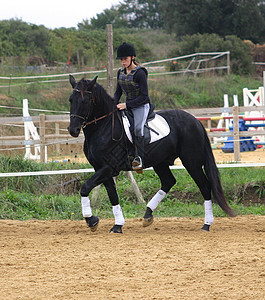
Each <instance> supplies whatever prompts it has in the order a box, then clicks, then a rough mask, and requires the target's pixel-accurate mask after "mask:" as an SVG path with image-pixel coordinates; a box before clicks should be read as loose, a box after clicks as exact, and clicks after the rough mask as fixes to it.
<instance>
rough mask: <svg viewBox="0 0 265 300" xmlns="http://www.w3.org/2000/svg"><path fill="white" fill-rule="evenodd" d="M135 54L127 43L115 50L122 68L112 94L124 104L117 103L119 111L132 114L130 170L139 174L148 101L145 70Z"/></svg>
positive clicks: (142, 155) (141, 165)
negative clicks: (132, 140)
mask: <svg viewBox="0 0 265 300" xmlns="http://www.w3.org/2000/svg"><path fill="white" fill-rule="evenodd" d="M135 56H136V52H135V49H134V47H133V46H132V45H131V44H129V43H123V44H121V45H120V46H119V47H118V49H117V57H116V59H120V61H121V64H122V66H123V68H121V69H119V71H118V74H117V87H116V92H115V94H114V99H115V102H116V103H118V102H119V100H120V98H121V96H122V94H123V93H124V94H125V96H126V103H118V104H117V108H118V109H119V110H124V109H127V110H129V111H131V112H132V115H133V119H134V144H135V158H134V160H133V162H132V169H133V170H135V171H138V172H141V171H142V169H143V159H144V124H145V122H146V119H147V116H148V113H149V109H150V99H149V95H148V85H147V75H148V73H147V70H146V69H145V68H143V67H141V66H140V65H139V64H138V63H137V62H136V61H135Z"/></svg>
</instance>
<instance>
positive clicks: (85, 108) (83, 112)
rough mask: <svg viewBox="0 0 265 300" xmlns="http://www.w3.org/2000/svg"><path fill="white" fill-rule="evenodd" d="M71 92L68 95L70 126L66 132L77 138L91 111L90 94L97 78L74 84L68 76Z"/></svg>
mask: <svg viewBox="0 0 265 300" xmlns="http://www.w3.org/2000/svg"><path fill="white" fill-rule="evenodd" d="M69 80H70V83H71V85H72V88H73V92H72V94H71V95H70V98H69V101H70V125H69V127H68V131H69V133H70V134H71V136H73V137H78V136H79V133H80V131H81V127H82V125H83V124H84V123H85V122H86V121H87V120H88V118H89V116H90V114H91V111H92V92H93V87H94V86H95V84H96V81H97V77H95V78H94V79H93V80H91V81H90V80H85V79H81V80H80V81H78V82H76V81H75V79H74V77H73V76H72V75H70V78H69Z"/></svg>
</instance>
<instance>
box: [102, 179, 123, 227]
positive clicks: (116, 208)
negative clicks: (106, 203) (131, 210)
mask: <svg viewBox="0 0 265 300" xmlns="http://www.w3.org/2000/svg"><path fill="white" fill-rule="evenodd" d="M103 184H104V186H105V188H106V190H107V193H108V196H109V199H110V202H111V204H112V212H113V215H114V218H115V224H114V226H113V227H112V228H111V230H110V232H111V233H122V226H123V225H124V224H125V219H124V217H123V213H122V209H121V206H120V204H119V197H118V194H117V190H116V186H115V182H114V180H113V178H112V177H110V178H109V179H107V180H105V181H103Z"/></svg>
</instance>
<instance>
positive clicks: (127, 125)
mask: <svg viewBox="0 0 265 300" xmlns="http://www.w3.org/2000/svg"><path fill="white" fill-rule="evenodd" d="M154 109H155V105H154V104H151V105H150V110H149V113H148V116H147V119H146V123H145V125H144V143H145V144H150V143H153V142H156V141H158V140H160V139H162V138H164V137H166V136H167V135H169V133H170V128H169V125H168V123H167V121H166V120H165V119H164V118H163V117H162V116H161V115H159V114H156V113H155V111H154ZM122 121H123V126H124V131H125V133H126V135H127V138H128V139H129V141H130V142H131V143H133V136H134V124H133V115H132V113H131V112H129V111H123V112H122Z"/></svg>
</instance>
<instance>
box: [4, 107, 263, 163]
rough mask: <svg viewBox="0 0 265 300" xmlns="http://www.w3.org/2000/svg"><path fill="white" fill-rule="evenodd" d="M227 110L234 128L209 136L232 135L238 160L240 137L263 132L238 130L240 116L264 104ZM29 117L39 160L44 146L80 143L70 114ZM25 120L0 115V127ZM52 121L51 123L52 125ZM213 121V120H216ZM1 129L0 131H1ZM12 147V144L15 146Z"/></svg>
mask: <svg viewBox="0 0 265 300" xmlns="http://www.w3.org/2000/svg"><path fill="white" fill-rule="evenodd" d="M225 110H226V112H229V114H231V117H232V118H233V124H234V128H233V131H223V132H220V131H216V132H208V136H209V138H210V139H212V138H214V137H229V136H230V137H234V160H235V161H240V148H239V147H240V141H239V139H240V137H246V136H249V137H253V136H265V128H264V129H262V130H259V131H239V126H238V124H239V118H240V115H241V114H242V113H245V112H250V111H252V112H253V111H264V112H265V107H264V106H263V107H261V106H260V107H237V106H234V107H232V108H225ZM185 111H187V112H189V113H191V114H193V115H194V116H195V117H197V118H198V117H216V116H221V114H222V113H223V112H224V108H223V107H222V108H221V107H217V108H198V109H185ZM31 120H32V121H33V122H34V124H35V126H36V127H38V128H39V135H40V140H35V141H34V140H31V141H30V145H32V146H34V145H38V146H40V149H41V150H40V159H41V161H45V146H47V145H51V144H55V145H58V147H59V145H60V143H68V144H83V141H84V136H83V133H81V134H80V137H79V138H73V137H71V136H70V134H69V133H68V132H67V131H66V129H67V127H68V125H69V115H45V114H40V115H39V116H33V117H32V118H31ZM214 121H215V123H216V118H215V119H214V118H213V119H211V118H210V119H209V120H207V122H203V124H204V126H205V127H207V128H208V129H211V128H213V127H214V124H213V122H214ZM24 122H25V120H23V117H7V118H0V127H1V126H4V125H5V126H7V125H8V124H10V126H11V125H18V124H20V125H21V124H24ZM51 124H53V125H54V126H53V125H52V127H51ZM215 125H216V124H215ZM51 130H53V131H54V133H52V134H50V133H48V132H49V131H51ZM62 130H65V133H61V131H62ZM0 132H1V131H0ZM26 145H29V143H28V142H26V141H25V136H24V135H17V136H15V135H14V136H4V135H2V136H0V149H6V148H7V147H12V146H15V147H17V148H23V147H26ZM14 149H15V148H14Z"/></svg>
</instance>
